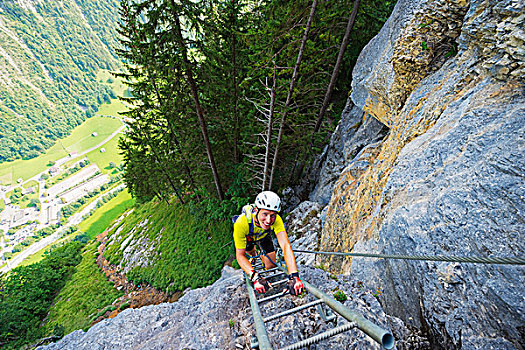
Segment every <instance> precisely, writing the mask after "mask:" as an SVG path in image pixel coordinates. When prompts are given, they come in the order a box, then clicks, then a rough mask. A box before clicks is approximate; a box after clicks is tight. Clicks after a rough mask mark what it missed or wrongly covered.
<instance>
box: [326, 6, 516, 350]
mask: <svg viewBox="0 0 525 350" xmlns="http://www.w3.org/2000/svg"><path fill="white" fill-rule="evenodd" d="M524 19H525V11H524V4H523V2H522V1H495V0H493V1H470V2H469V1H459V0H458V1H452V0H447V1H399V2H398V4H397V5H396V8H395V10H394V13H393V14H392V16H391V18H390V19H389V21H388V22H387V24H386V25H385V27H384V28H383V29H382V31H381V32H380V34H379V35H378V36H377V37H376V38H374V39H373V40H372V41H371V42H370V44H369V45H368V46H367V47H366V48H365V49H364V50H363V52H362V53H361V56H360V59H359V61H358V63H357V65H356V67H355V69H354V75H353V92H352V95H351V98H352V100H353V102H354V103H355V105H357V106H359V107H360V108H361V109H362V110H363V111H364V112H365V113H368V114H370V115H372V116H373V117H375V118H377V119H378V120H379V121H381V122H382V123H384V124H385V125H387V126H388V127H389V129H390V131H389V134H388V136H387V137H386V138H385V140H384V141H383V142H382V143H381V144H380V145H376V146H375V147H374V151H373V152H371V153H370V156H369V157H368V158H367V162H368V163H369V165H368V167H367V168H366V170H365V171H364V172H362V173H361V174H359V173H358V174H355V173H353V172H352V166H351V165H349V166H347V167H346V168H345V169H344V170H343V171H342V173H341V176H340V177H339V179H338V180H337V183H336V185H335V187H334V191H333V193H332V196H331V200H330V204H329V207H328V211H327V217H326V223H325V225H324V227H323V233H322V236H321V240H320V244H321V249H322V250H335V251H352V250H353V251H356V252H357V251H359V252H374V253H387V254H411V255H415V254H428V255H454V256H487V257H490V256H497V257H503V256H509V257H512V256H523V255H524V252H525V240H524V236H523V233H524V232H525V220H524V212H525V200H524V198H525V186H524V185H523V184H524V175H525V157H524V155H525V94H524V92H525V89H524V83H523V82H524V78H523V77H524V75H523V69H524V67H525V60H524V58H525V56H524V53H525V51H524V49H523V47H524V40H525V37H524V32H523V22H524ZM355 161H356V162H357V159H356V160H355ZM321 262H322V263H324V264H327V265H328V266H329V267H330V268H331V269H333V271H339V272H347V273H350V272H351V275H352V276H354V278H356V279H359V280H363V281H366V283H367V284H369V285H373V286H376V287H377V288H379V289H380V290H382V291H383V294H382V297H381V302H382V304H383V306H384V307H385V310H386V311H387V313H389V314H391V315H395V316H397V317H399V318H400V319H402V320H403V321H404V322H406V324H408V325H410V326H414V327H417V328H419V329H421V330H423V331H425V332H427V333H428V334H429V335H430V336H431V340H432V342H433V343H432V346H433V347H440V348H447V349H450V348H462V349H485V348H497V349H516V348H523V347H524V346H525V345H524V340H523V339H525V329H524V325H525V287H524V286H525V274H524V273H523V267H515V266H498V265H474V264H453V263H431V262H406V261H403V262H400V261H393V260H388V261H378V260H371V259H363V258H354V259H353V261H352V260H351V259H341V258H324V259H321Z"/></svg>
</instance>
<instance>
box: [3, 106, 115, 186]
mask: <svg viewBox="0 0 525 350" xmlns="http://www.w3.org/2000/svg"><path fill="white" fill-rule="evenodd" d="M121 125H122V123H121V121H120V120H119V119H115V118H108V117H101V116H95V117H93V118H90V119H88V120H86V121H85V122H84V123H83V124H82V125H80V126H78V127H77V128H75V130H73V132H72V133H71V135H69V136H68V137H66V138H65V139H62V140H59V141H58V142H57V143H56V144H55V145H54V146H53V147H51V148H50V149H49V150H48V151H47V152H46V153H44V154H41V155H40V156H38V157H36V158H33V159H29V160H21V159H19V160H15V161H13V162H8V163H2V164H0V181H1V183H2V184H3V185H9V184H13V183H15V182H16V181H17V180H18V179H19V178H22V179H24V180H27V179H29V178H30V177H32V176H34V175H36V174H38V173H40V172H42V171H44V170H46V169H47V168H48V167H49V162H51V161H57V160H58V159H61V158H64V157H66V156H67V155H68V154H69V153H70V152H73V151H75V152H77V153H81V152H83V151H86V150H88V149H89V148H91V147H94V146H96V145H97V144H98V143H100V142H102V141H103V140H104V139H105V138H106V137H108V136H109V135H110V134H111V133H113V132H114V131H115V130H117V129H118V128H119V127H120V126H121ZM93 132H97V133H98V136H96V137H93V136H91V134H92V133H93Z"/></svg>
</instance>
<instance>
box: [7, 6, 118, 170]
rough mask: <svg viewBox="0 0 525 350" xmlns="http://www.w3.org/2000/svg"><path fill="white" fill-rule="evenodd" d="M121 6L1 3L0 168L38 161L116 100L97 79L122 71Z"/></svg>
mask: <svg viewBox="0 0 525 350" xmlns="http://www.w3.org/2000/svg"><path fill="white" fill-rule="evenodd" d="M117 7H118V1H117V0H110V1H97V0H83V1H76V2H75V1H74V0H66V1H58V0H51V1H41V0H34V1H30V0H13V1H4V2H2V3H1V4H0V163H1V162H4V161H9V160H14V159H17V158H32V157H35V156H37V155H38V154H39V153H40V152H42V151H44V150H45V149H47V148H49V147H50V146H51V145H53V144H54V142H55V140H56V139H57V138H60V137H63V136H65V135H67V134H69V132H70V131H71V130H72V129H73V128H74V127H75V126H77V125H79V124H80V123H81V122H82V121H83V120H84V119H85V118H86V117H90V116H92V115H93V114H94V113H95V112H96V110H97V108H98V105H99V104H100V103H102V102H103V101H105V100H106V101H109V98H110V96H113V93H112V92H111V91H110V90H109V89H108V88H107V87H105V86H103V85H102V84H99V82H97V78H96V77H97V73H98V71H99V70H100V69H116V68H117V67H118V61H117V60H116V58H115V55H114V53H113V47H114V46H115V45H116V40H115V26H116V24H117Z"/></svg>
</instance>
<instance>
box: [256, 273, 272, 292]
mask: <svg viewBox="0 0 525 350" xmlns="http://www.w3.org/2000/svg"><path fill="white" fill-rule="evenodd" d="M253 287H254V288H255V290H256V291H257V293H266V292H267V291H268V290H270V288H271V287H272V285H271V284H270V283H269V282H268V281H266V279H265V278H264V277H259V278H257V280H256V281H255V283H254V284H253Z"/></svg>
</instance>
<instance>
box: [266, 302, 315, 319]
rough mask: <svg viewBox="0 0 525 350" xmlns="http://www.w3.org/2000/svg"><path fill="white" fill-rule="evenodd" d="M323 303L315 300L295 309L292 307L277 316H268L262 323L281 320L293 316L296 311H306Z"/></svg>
mask: <svg viewBox="0 0 525 350" xmlns="http://www.w3.org/2000/svg"><path fill="white" fill-rule="evenodd" d="M322 303H323V301H322V300H320V299H317V300H315V301H312V302H310V303H308V304H304V305H301V306H297V307H294V308H293V309H289V310H286V311H283V312H280V313H278V314H275V315H271V316H268V317H266V318H264V319H263V322H265V323H266V322H269V321H273V320H276V319H278V318H281V317H284V316H288V315H291V314H294V313H296V312H298V311H301V310H304V309H308V308H310V307H312V306H315V305H319V304H322Z"/></svg>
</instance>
